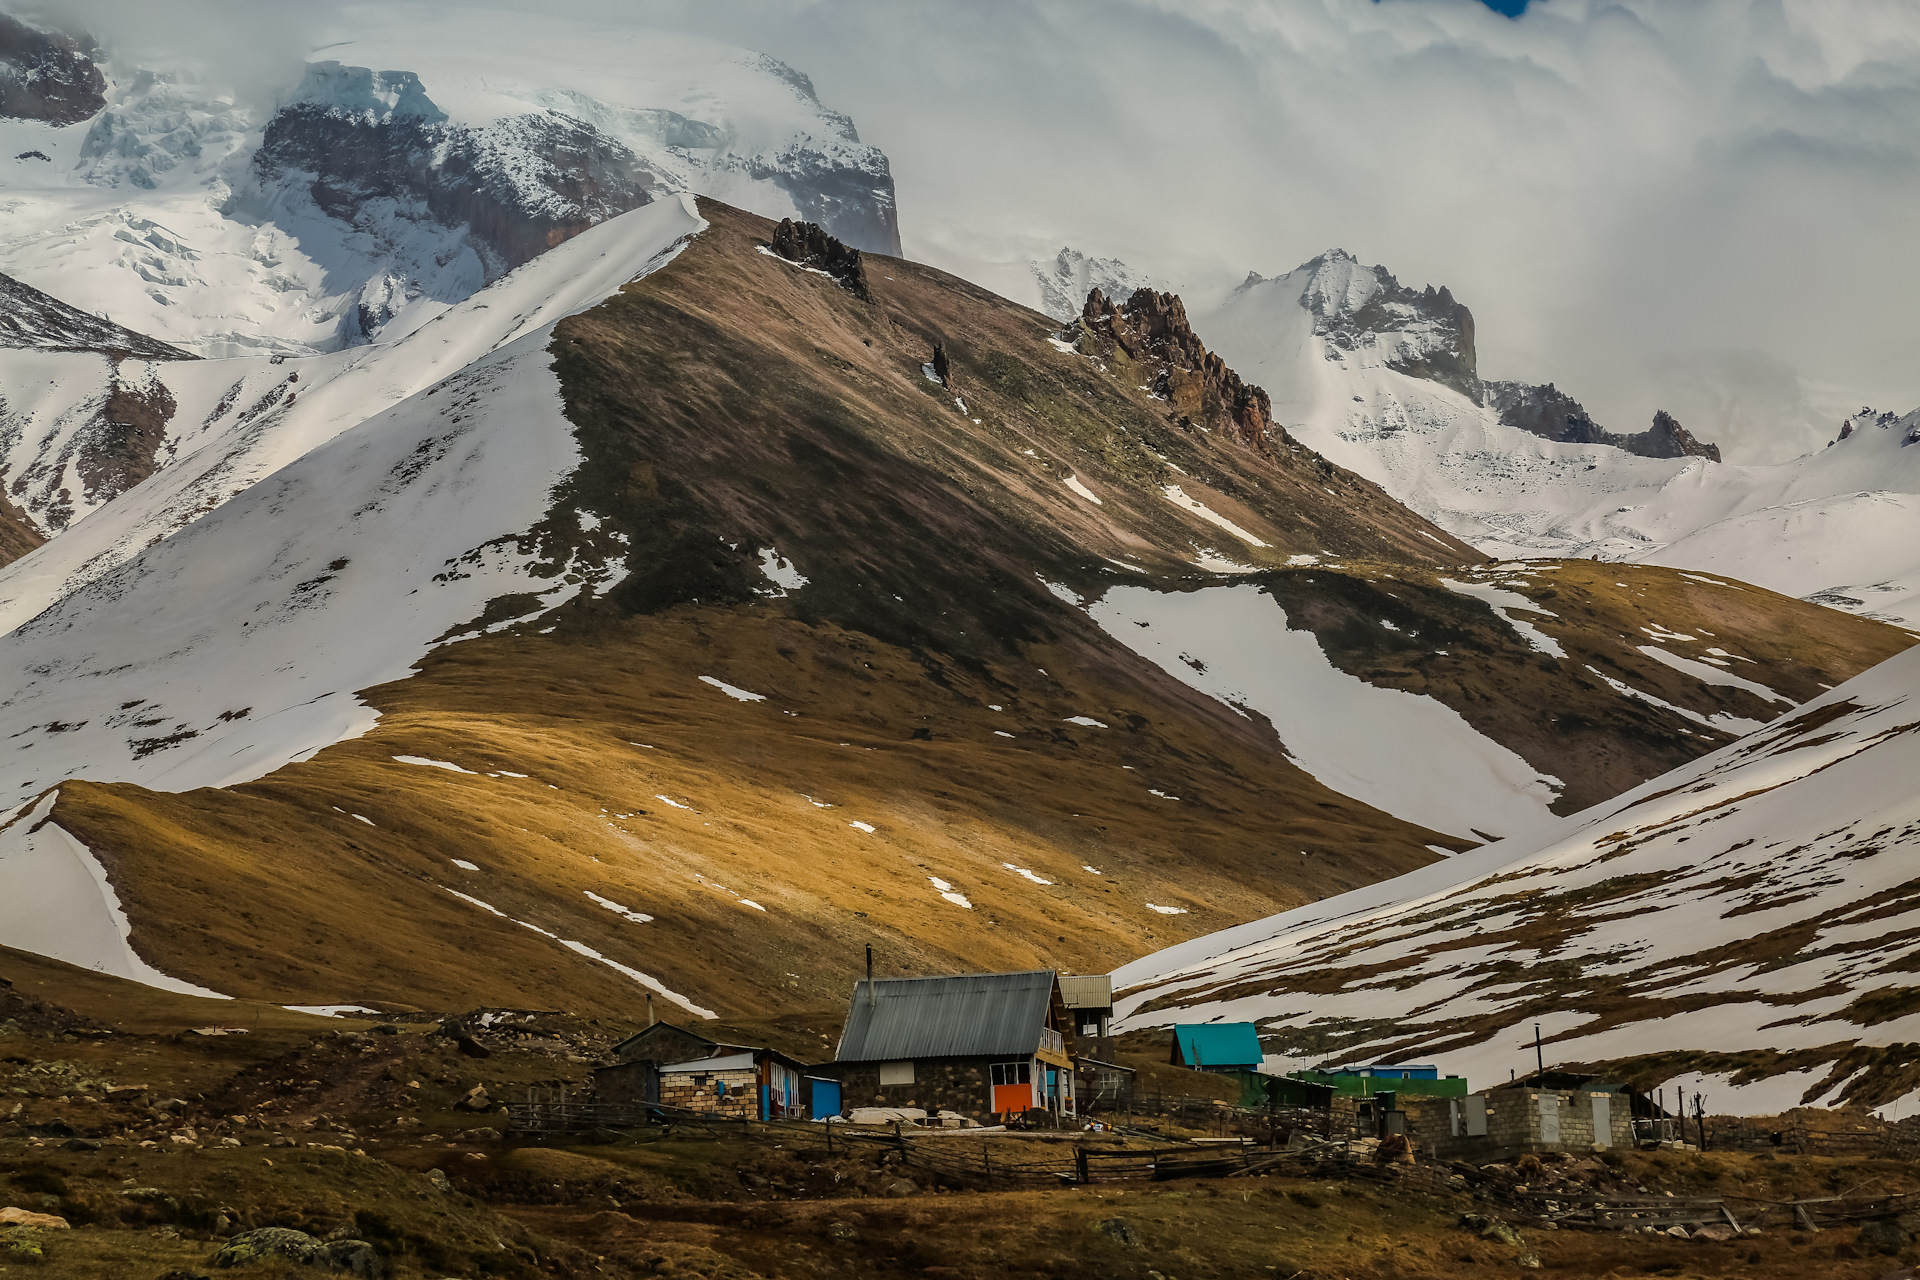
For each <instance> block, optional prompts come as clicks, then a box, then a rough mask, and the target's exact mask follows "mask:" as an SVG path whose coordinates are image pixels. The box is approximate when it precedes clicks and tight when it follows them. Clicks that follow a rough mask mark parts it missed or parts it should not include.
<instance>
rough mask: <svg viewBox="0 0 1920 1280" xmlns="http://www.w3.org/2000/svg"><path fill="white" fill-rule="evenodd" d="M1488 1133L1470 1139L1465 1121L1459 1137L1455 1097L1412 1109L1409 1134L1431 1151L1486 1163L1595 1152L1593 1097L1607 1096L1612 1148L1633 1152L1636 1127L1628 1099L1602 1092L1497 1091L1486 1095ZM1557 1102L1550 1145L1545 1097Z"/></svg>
mask: <svg viewBox="0 0 1920 1280" xmlns="http://www.w3.org/2000/svg"><path fill="white" fill-rule="evenodd" d="M1485 1096H1486V1099H1487V1132H1486V1136H1485V1137H1477V1136H1476V1137H1469V1136H1467V1135H1466V1133H1465V1126H1464V1123H1463V1125H1462V1132H1461V1134H1460V1136H1458V1137H1456V1136H1454V1134H1453V1126H1452V1111H1451V1109H1450V1108H1449V1106H1448V1102H1449V1101H1450V1100H1449V1099H1445V1098H1434V1099H1430V1100H1427V1101H1424V1102H1423V1103H1422V1104H1421V1105H1420V1106H1419V1108H1418V1111H1417V1116H1418V1120H1417V1123H1416V1121H1415V1114H1416V1113H1415V1112H1414V1111H1413V1109H1411V1108H1410V1109H1409V1117H1408V1125H1407V1129H1408V1134H1409V1136H1416V1135H1417V1136H1418V1137H1419V1138H1420V1139H1421V1140H1422V1142H1423V1143H1424V1144H1425V1146H1426V1149H1427V1150H1430V1151H1432V1152H1433V1153H1434V1155H1435V1156H1436V1157H1437V1158H1439V1159H1442V1160H1472V1161H1477V1162H1481V1163H1485V1162H1488V1161H1494V1160H1508V1159H1512V1158H1513V1157H1515V1156H1518V1155H1521V1154H1523V1153H1525V1152H1529V1151H1535V1152H1538V1151H1579V1152H1591V1151H1592V1150H1593V1148H1594V1139H1595V1135H1594V1128H1593V1099H1594V1098H1595V1097H1604V1098H1606V1099H1608V1101H1609V1102H1610V1103H1611V1106H1610V1107H1609V1108H1608V1111H1609V1114H1608V1126H1607V1127H1608V1132H1607V1134H1606V1138H1605V1141H1606V1145H1607V1146H1608V1147H1610V1148H1629V1147H1631V1146H1632V1145H1633V1123H1632V1117H1631V1114H1630V1107H1629V1103H1628V1099H1627V1095H1625V1094H1621V1093H1614V1094H1607V1093H1596V1092H1594V1091H1590V1090H1585V1089H1572V1090H1551V1089H1548V1090H1541V1089H1497V1090H1493V1091H1491V1092H1489V1093H1487V1094H1486V1095H1485ZM1543 1096H1544V1097H1547V1098H1550V1099H1552V1100H1553V1102H1554V1105H1556V1106H1557V1108H1558V1110H1559V1121H1560V1137H1559V1141H1557V1142H1548V1141H1546V1140H1545V1138H1544V1137H1543V1135H1542V1131H1541V1109H1540V1099H1541V1098H1542V1097H1543Z"/></svg>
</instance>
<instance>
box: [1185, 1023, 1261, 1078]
mask: <svg viewBox="0 0 1920 1280" xmlns="http://www.w3.org/2000/svg"><path fill="white" fill-rule="evenodd" d="M1261 1057H1262V1054H1261V1052H1260V1034H1259V1032H1257V1031H1255V1030H1254V1028H1253V1024H1252V1023H1251V1022H1196V1023H1185V1024H1177V1025H1175V1027H1174V1028H1173V1057H1172V1058H1171V1059H1169V1061H1171V1062H1172V1063H1173V1065H1174V1066H1176V1067H1191V1068H1192V1069H1193V1070H1195V1071H1254V1070H1257V1069H1258V1068H1259V1066H1260V1059H1261Z"/></svg>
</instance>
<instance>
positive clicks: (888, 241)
mask: <svg viewBox="0 0 1920 1280" xmlns="http://www.w3.org/2000/svg"><path fill="white" fill-rule="evenodd" d="M742 169H743V171H744V172H745V173H746V175H747V176H748V177H750V178H761V179H770V180H771V181H772V182H773V183H774V185H776V186H778V187H779V188H780V189H781V190H782V191H784V192H786V193H787V195H788V196H789V197H791V198H792V200H793V203H794V207H795V208H797V209H798V210H800V212H801V214H802V215H803V216H804V217H805V218H806V219H807V220H808V221H810V222H817V223H819V224H820V225H821V226H824V227H828V228H831V229H832V231H833V234H834V235H836V236H838V237H839V238H840V239H842V240H844V241H846V242H847V243H848V244H851V245H858V246H860V247H861V248H863V249H866V250H868V251H869V252H872V253H884V254H888V255H890V256H892V257H896V258H897V257H899V256H900V217H899V211H898V208H897V207H896V205H895V203H894V194H893V174H892V172H891V170H890V168H889V166H888V164H887V158H886V156H884V155H883V154H881V153H880V152H879V151H878V150H876V149H874V148H872V147H864V148H862V149H861V162H860V164H859V166H858V167H849V166H846V165H842V164H836V163H834V162H833V161H831V160H829V159H827V158H825V157H823V156H821V155H818V154H816V153H813V152H810V151H807V150H804V149H803V148H800V147H797V146H789V147H786V148H784V149H783V150H781V151H780V152H778V153H777V154H775V155H774V156H772V157H771V158H764V159H763V158H758V157H756V158H754V159H752V160H750V161H748V162H747V163H745V164H744V165H743V166H742Z"/></svg>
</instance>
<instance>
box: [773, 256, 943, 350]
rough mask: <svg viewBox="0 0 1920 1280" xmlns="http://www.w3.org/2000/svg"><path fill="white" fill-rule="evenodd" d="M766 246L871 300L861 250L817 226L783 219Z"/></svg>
mask: <svg viewBox="0 0 1920 1280" xmlns="http://www.w3.org/2000/svg"><path fill="white" fill-rule="evenodd" d="M768 247H769V248H771V249H772V250H773V251H774V252H775V253H776V254H778V255H780V256H781V257H782V258H785V259H786V260H787V261H788V262H797V263H799V264H800V265H801V266H803V267H812V268H813V269H814V270H816V271H824V272H826V273H827V274H828V275H830V276H832V277H833V278H834V279H836V280H838V281H839V282H840V283H841V284H843V285H845V286H846V288H847V292H849V293H851V294H852V295H853V296H854V297H856V298H860V299H862V300H870V299H871V298H872V297H873V295H872V293H870V292H869V291H868V289H867V264H866V262H865V260H863V259H862V258H861V256H860V251H859V250H858V249H855V248H854V247H852V246H851V245H847V244H843V243H841V242H840V241H839V240H837V239H835V238H834V237H833V236H830V235H828V234H827V232H826V228H824V227H822V226H820V225H819V224H818V223H814V222H795V221H794V220H793V219H792V218H782V219H780V225H779V226H777V227H775V228H774V229H773V243H772V244H771V245H770V246H768ZM943 381H944V379H943Z"/></svg>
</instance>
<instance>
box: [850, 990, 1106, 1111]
mask: <svg viewBox="0 0 1920 1280" xmlns="http://www.w3.org/2000/svg"><path fill="white" fill-rule="evenodd" d="M1072 1035H1073V1015H1072V1013H1071V1011H1070V1010H1069V1009H1068V1008H1067V1006H1066V1003H1065V1001H1064V1000H1063V999H1062V997H1061V994H1060V984H1059V981H1058V978H1057V975H1056V974H1055V973H1054V972H1053V971H1052V970H1050V969H1042V970H1035V971H1032V972H1027V973H967V974H954V975H950V976H946V977H935V978H884V979H880V980H878V981H876V980H874V979H873V978H868V979H867V980H866V981H865V982H860V983H856V984H855V985H854V991H853V1000H852V1002H851V1004H850V1005H849V1006H848V1010H847V1022H846V1027H845V1029H844V1030H843V1031H842V1033H841V1036H840V1047H839V1050H838V1052H836V1053H835V1054H834V1061H833V1063H832V1065H831V1066H830V1067H829V1068H827V1070H830V1071H831V1072H832V1074H833V1075H834V1076H835V1077H837V1078H838V1079H839V1080H840V1082H841V1096H842V1099H843V1101H844V1103H845V1105H846V1106H847V1107H850V1108H860V1107H918V1108H920V1109H922V1110H924V1111H927V1112H929V1113H931V1112H936V1111H953V1112H957V1113H958V1114H960V1115H963V1116H970V1117H972V1118H974V1119H977V1120H983V1121H990V1120H991V1119H992V1118H994V1117H1006V1116H1010V1115H1018V1114H1022V1113H1025V1112H1029V1111H1033V1110H1035V1109H1042V1110H1046V1111H1051V1112H1054V1113H1056V1114H1068V1113H1072V1112H1073V1111H1074V1110H1075V1106H1076V1102H1075V1099H1076V1090H1075V1086H1074V1070H1073V1059H1072V1057H1071V1056H1070V1055H1069V1046H1070V1045H1071V1043H1072V1042H1071V1036H1072Z"/></svg>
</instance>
